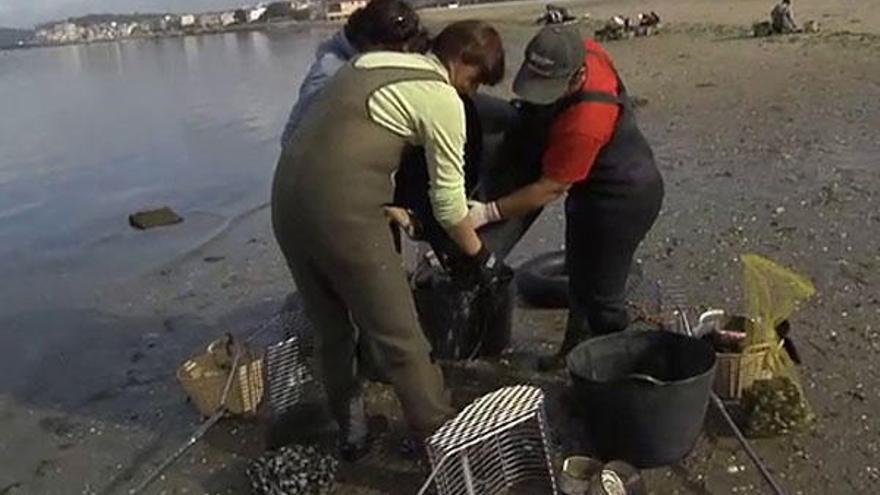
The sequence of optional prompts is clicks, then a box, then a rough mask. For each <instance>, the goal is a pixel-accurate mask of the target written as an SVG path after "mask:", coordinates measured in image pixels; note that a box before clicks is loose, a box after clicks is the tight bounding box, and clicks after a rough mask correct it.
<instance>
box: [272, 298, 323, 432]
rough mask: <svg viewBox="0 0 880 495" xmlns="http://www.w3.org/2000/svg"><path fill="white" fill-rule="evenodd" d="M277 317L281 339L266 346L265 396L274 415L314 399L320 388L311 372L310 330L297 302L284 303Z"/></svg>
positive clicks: (312, 349) (317, 395) (318, 395)
mask: <svg viewBox="0 0 880 495" xmlns="http://www.w3.org/2000/svg"><path fill="white" fill-rule="evenodd" d="M279 317H280V323H279V326H280V328H279V329H278V331H276V332H275V338H276V339H277V338H278V336H280V337H281V340H277V341H276V342H274V343H271V344H269V345H267V346H266V395H267V400H268V405H269V409H270V411H271V412H272V414H274V415H276V416H280V415H282V414H284V413H286V412H288V411H290V410H291V409H293V408H294V407H296V406H298V405H301V404H303V403H305V402H309V401H315V400H318V399H319V398H320V396H321V394H322V390H323V389H322V387H321V384H320V381H319V380H317V379H316V377H315V375H314V373H313V372H312V358H313V356H314V332H313V328H312V324H311V322H310V321H309V319H308V318H307V317H306V315H305V313H304V312H303V311H302V309H301V304H299V303H298V302H293V303H288V305H287V306H286V307H285V309H284V311H282V313H280V315H279Z"/></svg>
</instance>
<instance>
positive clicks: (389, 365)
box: [271, 0, 510, 460]
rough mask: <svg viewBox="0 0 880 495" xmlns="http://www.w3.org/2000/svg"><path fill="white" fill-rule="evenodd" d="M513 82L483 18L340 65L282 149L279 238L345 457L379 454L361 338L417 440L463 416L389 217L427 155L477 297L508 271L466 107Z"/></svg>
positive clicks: (275, 202) (275, 194) (440, 211)
mask: <svg viewBox="0 0 880 495" xmlns="http://www.w3.org/2000/svg"><path fill="white" fill-rule="evenodd" d="M374 1H375V0H374ZM503 76H504V48H503V46H502V43H501V37H500V35H499V34H498V32H497V31H496V30H495V29H494V28H493V27H491V26H490V25H488V24H486V23H485V22H482V21H476V20H472V21H459V22H455V23H452V24H450V25H449V26H447V27H446V28H445V29H444V30H443V31H442V32H440V34H439V35H438V36H437V37H436V38H435V39H434V40H433V41H432V43H431V50H430V52H429V53H427V54H416V53H395V52H389V51H374V52H370V53H365V54H363V55H361V56H359V57H357V58H355V59H353V61H352V62H351V63H348V64H346V65H344V66H342V67H341V68H340V69H339V70H338V71H337V73H336V75H335V76H334V77H333V78H332V79H331V80H330V81H329V82H328V83H327V85H326V87H325V88H324V89H323V90H321V91H320V92H319V93H318V95H317V96H316V97H315V99H314V101H313V102H312V103H311V104H310V105H309V106H308V108H307V109H306V110H305V111H304V113H303V115H302V120H301V122H300V123H299V125H298V126H297V127H296V129H295V131H294V132H293V133H292V134H291V136H290V138H289V139H288V140H287V141H286V142H285V143H284V148H283V150H282V153H281V157H280V158H279V160H278V165H277V167H276V170H275V176H274V179H273V184H272V200H271V210H272V227H273V231H274V233H275V238H276V240H277V241H278V244H279V246H280V247H281V251H282V252H283V254H284V257H285V259H286V260H287V264H288V267H289V268H290V271H291V274H292V276H293V279H294V281H295V283H296V286H297V289H298V290H299V293H300V294H301V295H302V299H303V304H304V307H305V310H306V314H307V315H308V317H309V319H310V320H311V321H312V323H313V325H314V327H315V331H316V336H317V340H318V357H319V361H320V363H321V369H322V371H323V373H322V374H323V378H324V382H325V387H326V392H327V397H328V402H329V406H330V411H331V413H332V414H333V417H334V419H335V420H336V422H337V423H338V424H339V427H340V437H341V438H340V454H341V455H342V457H344V458H345V459H349V460H356V459H358V458H360V457H361V456H363V455H364V454H366V453H367V452H368V451H369V445H370V438H371V436H370V435H369V430H368V428H367V422H366V414H365V410H364V398H363V395H362V386H361V381H360V377H359V369H358V368H359V367H360V366H361V364H362V363H361V361H360V360H359V359H358V358H357V355H358V351H359V346H360V345H361V343H362V342H363V341H364V340H366V341H368V342H369V350H370V355H372V356H375V358H376V363H375V364H377V365H378V366H379V368H380V370H381V371H382V372H383V373H384V374H385V375H386V376H387V378H388V379H389V380H390V382H391V384H392V386H393V387H394V391H395V392H396V394H397V397H398V398H399V399H400V403H401V406H402V408H403V412H404V416H405V418H406V420H407V422H408V424H409V427H410V431H411V433H412V435H413V437H414V438H415V439H416V440H419V441H422V440H424V438H426V437H427V436H428V435H430V434H431V433H433V432H434V430H435V429H436V428H437V427H439V426H440V425H441V424H443V422H445V421H446V420H447V419H448V418H449V417H450V416H451V415H452V414H453V410H452V408H451V406H450V402H449V397H448V394H447V392H446V389H445V386H444V382H443V375H442V372H441V370H440V368H439V366H438V365H437V364H436V363H435V362H434V361H433V360H432V358H431V354H430V353H431V349H430V345H429V344H428V341H427V339H426V338H425V336H424V334H423V332H422V329H421V326H420V324H419V321H418V318H417V315H416V310H415V304H414V302H413V296H412V292H411V290H410V286H409V284H408V282H407V276H406V273H405V272H404V269H403V263H402V260H401V257H400V255H399V254H398V253H397V252H396V250H395V247H394V242H393V238H392V235H391V233H390V232H389V228H388V221H387V219H386V218H385V212H384V208H385V206H386V205H387V204H388V203H389V202H391V201H392V199H393V196H394V184H393V182H392V175H393V174H394V172H395V171H396V170H397V168H398V166H399V163H400V157H401V155H402V153H403V151H404V149H405V148H407V147H408V146H422V147H423V148H424V154H425V156H426V162H427V167H428V180H429V182H430V187H429V189H428V191H429V195H430V201H431V207H432V210H433V215H434V217H435V218H436V219H437V221H438V222H439V223H440V224H441V225H442V226H443V228H444V229H445V230H446V232H447V233H448V234H449V237H450V238H452V239H453V240H454V241H455V243H456V244H457V246H458V248H459V249H460V250H461V251H462V252H463V253H464V254H465V255H466V259H463V260H461V264H460V265H459V270H460V271H459V273H458V277H459V279H458V281H459V283H461V284H462V285H470V286H472V287H477V286H479V284H481V283H486V281H491V280H493V277H498V276H501V275H507V274H509V270H510V269H509V268H508V267H506V266H505V265H504V264H503V263H501V262H500V261H498V260H496V259H495V257H494V256H493V254H492V253H490V252H489V251H488V249H487V248H486V247H485V246H484V245H483V243H482V241H481V239H480V237H479V236H478V235H477V233H476V231H475V230H474V226H473V225H472V223H471V221H470V219H469V216H468V205H467V196H466V194H465V173H464V155H465V141H466V137H465V136H466V129H465V127H466V123H465V109H464V104H463V103H462V100H461V98H460V96H459V95H460V94H473V93H474V92H475V91H476V90H477V88H478V87H479V86H480V85H483V84H488V85H494V84H497V83H498V82H500V81H501V79H502V77H503Z"/></svg>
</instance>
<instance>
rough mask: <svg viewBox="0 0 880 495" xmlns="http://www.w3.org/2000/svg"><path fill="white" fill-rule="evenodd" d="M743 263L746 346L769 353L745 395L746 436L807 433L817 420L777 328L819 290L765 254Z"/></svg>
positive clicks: (745, 257)
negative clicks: (795, 432) (750, 322)
mask: <svg viewBox="0 0 880 495" xmlns="http://www.w3.org/2000/svg"><path fill="white" fill-rule="evenodd" d="M740 259H741V261H742V264H743V286H744V290H745V306H746V313H747V315H748V317H749V318H750V319H751V321H752V325H749V328H748V332H747V336H746V348H747V349H748V348H753V347H758V346H760V347H765V348H767V349H768V351H767V354H766V358H765V360H764V362H763V363H762V366H761V369H760V371H759V373H758V379H757V380H755V382H754V383H753V384H752V385H751V387H749V388H748V389H747V390H745V392H744V393H743V400H742V403H743V407H744V409H745V413H746V418H747V421H746V433H747V434H749V435H750V436H754V437H768V436H777V435H783V434H786V433H789V432H792V431H798V430H803V429H804V428H806V427H807V426H809V425H810V423H812V421H813V419H814V417H815V416H814V415H813V413H812V410H811V408H810V406H809V404H808V402H807V400H806V397H805V395H804V390H803V387H802V386H801V383H800V380H799V379H798V376H797V370H796V369H795V364H794V362H793V361H792V360H791V357H790V356H789V355H788V352H787V351H786V350H785V349H784V348H783V346H782V341H781V338H780V336H779V335H778V333H777V331H776V329H777V327H779V326H780V324H781V323H783V322H784V321H786V320H787V319H788V318H789V317H790V316H791V314H792V313H794V311H795V310H796V309H797V308H798V306H799V305H800V304H801V303H803V302H804V301H806V300H808V299H809V298H810V297H812V296H813V295H814V294H815V293H816V289H815V287H814V286H813V284H812V283H811V282H810V281H809V280H808V279H807V278H806V277H804V276H802V275H798V274H797V273H794V272H793V271H791V270H789V269H788V268H785V267H783V266H780V265H778V264H777V263H775V262H773V261H771V260H769V259H767V258H764V257H762V256H759V255H756V254H744V255H742V256H741V258H740Z"/></svg>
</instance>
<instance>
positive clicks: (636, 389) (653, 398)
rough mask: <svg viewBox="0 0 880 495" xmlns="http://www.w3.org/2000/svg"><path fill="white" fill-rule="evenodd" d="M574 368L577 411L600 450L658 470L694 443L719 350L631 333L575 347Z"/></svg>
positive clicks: (662, 335)
mask: <svg viewBox="0 0 880 495" xmlns="http://www.w3.org/2000/svg"><path fill="white" fill-rule="evenodd" d="M568 371H569V373H570V375H571V377H572V386H573V398H574V399H575V404H576V406H575V407H576V411H575V412H576V414H577V415H578V416H579V417H580V418H581V419H582V420H583V421H584V422H585V426H586V428H585V430H586V433H587V435H588V437H589V438H588V439H587V440H588V443H589V444H590V445H592V447H593V449H594V450H595V454H596V455H597V456H598V457H600V458H602V459H605V460H611V459H621V460H624V461H626V462H629V463H630V464H633V465H635V466H638V467H642V468H647V467H657V466H664V465H668V464H673V463H676V462H678V461H679V460H681V459H682V458H684V457H685V456H686V455H687V454H688V453H689V452H690V451H691V449H692V448H693V446H694V443H695V442H696V440H697V437H698V436H699V434H700V430H701V429H702V427H703V420H704V418H705V416H706V408H707V406H708V404H709V393H710V390H711V388H712V379H713V377H714V375H715V351H714V350H713V349H712V346H711V345H709V344H708V343H706V342H703V341H701V340H698V339H692V338H688V337H685V336H683V335H679V334H674V333H668V332H658V331H638V332H637V331H627V332H621V333H616V334H611V335H606V336H602V337H598V338H594V339H590V340H588V341H586V342H583V343H581V344H580V345H578V346H577V347H575V348H574V349H573V350H572V351H571V353H570V354H569V355H568Z"/></svg>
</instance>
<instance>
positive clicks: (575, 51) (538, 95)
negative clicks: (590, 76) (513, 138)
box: [513, 24, 586, 105]
mask: <svg viewBox="0 0 880 495" xmlns="http://www.w3.org/2000/svg"><path fill="white" fill-rule="evenodd" d="M585 57H586V48H585V47H584V39H583V37H581V33H580V30H579V29H578V28H577V25H575V24H550V25H547V26H544V27H543V28H542V29H541V30H540V31H538V34H536V35H535V37H534V38H532V40H531V41H529V44H528V45H526V54H525V60H524V61H523V64H522V67H520V68H519V72H517V74H516V78H515V79H514V80H513V92H514V93H516V94H517V96H519V97H520V98H522V99H523V100H526V101H528V102H531V103H538V104H541V105H546V104H549V103H553V102H554V101H556V100H557V99H559V98H560V97H562V96H563V95H564V94H565V92H566V90H567V89H568V82H569V80H570V79H571V76H572V75H573V74H574V73H575V72H577V71H578V69H580V68H581V67H583V65H584V58H585Z"/></svg>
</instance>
